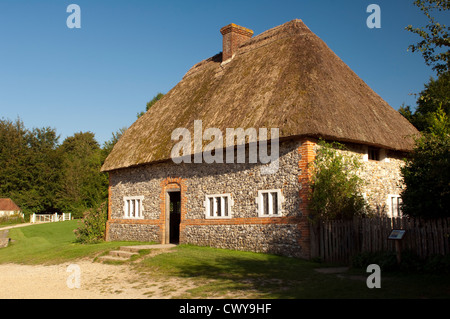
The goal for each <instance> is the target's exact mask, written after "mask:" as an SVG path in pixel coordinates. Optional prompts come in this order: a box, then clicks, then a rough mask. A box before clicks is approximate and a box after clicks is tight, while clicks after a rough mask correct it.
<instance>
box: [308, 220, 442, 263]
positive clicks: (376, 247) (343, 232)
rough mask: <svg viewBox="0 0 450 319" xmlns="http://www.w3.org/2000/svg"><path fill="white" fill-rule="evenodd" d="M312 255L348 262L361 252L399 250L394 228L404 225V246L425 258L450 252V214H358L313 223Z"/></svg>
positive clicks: (401, 227)
mask: <svg viewBox="0 0 450 319" xmlns="http://www.w3.org/2000/svg"><path fill="white" fill-rule="evenodd" d="M311 228H312V229H311V234H312V238H311V240H312V242H313V245H312V256H313V257H321V258H322V259H323V260H325V261H329V262H348V261H350V259H351V257H352V256H353V255H355V254H357V253H361V252H377V251H395V244H394V242H393V241H392V240H389V239H388V237H389V234H390V232H391V230H392V229H404V230H406V234H405V237H404V239H403V240H402V243H401V244H402V249H404V250H410V251H412V252H414V253H416V254H417V255H418V256H419V257H421V258H426V257H428V256H431V255H435V254H441V255H445V254H450V218H444V219H434V220H423V219H413V218H406V217H403V218H401V217H398V218H388V217H386V218H384V217H376V218H354V219H353V220H350V221H339V220H337V221H329V222H322V223H319V224H318V225H313V226H311Z"/></svg>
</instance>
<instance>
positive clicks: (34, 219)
mask: <svg viewBox="0 0 450 319" xmlns="http://www.w3.org/2000/svg"><path fill="white" fill-rule="evenodd" d="M71 218H72V216H71V214H70V213H64V214H61V215H59V214H58V213H55V214H33V215H31V216H30V222H31V223H33V224H34V223H52V222H62V221H65V220H70V219H71Z"/></svg>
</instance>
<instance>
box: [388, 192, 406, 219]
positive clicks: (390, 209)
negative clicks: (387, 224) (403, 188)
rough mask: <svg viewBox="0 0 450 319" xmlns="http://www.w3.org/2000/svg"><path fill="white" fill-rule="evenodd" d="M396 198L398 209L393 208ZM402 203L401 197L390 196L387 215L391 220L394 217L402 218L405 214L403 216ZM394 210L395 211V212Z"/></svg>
mask: <svg viewBox="0 0 450 319" xmlns="http://www.w3.org/2000/svg"><path fill="white" fill-rule="evenodd" d="M394 198H395V199H396V203H395V206H396V207H392V200H393V199H394ZM401 203H402V198H401V197H400V195H394V194H389V195H388V198H387V201H386V204H387V205H386V206H387V208H388V213H387V215H388V216H389V217H391V218H392V217H402V215H403V214H402V210H401V208H400V205H401ZM393 210H395V212H394V211H393Z"/></svg>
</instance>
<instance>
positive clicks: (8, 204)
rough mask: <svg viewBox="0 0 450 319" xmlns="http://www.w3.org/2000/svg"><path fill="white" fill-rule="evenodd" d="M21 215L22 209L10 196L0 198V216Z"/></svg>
mask: <svg viewBox="0 0 450 319" xmlns="http://www.w3.org/2000/svg"><path fill="white" fill-rule="evenodd" d="M12 215H22V209H20V207H19V206H17V204H16V203H14V201H13V200H12V199H11V198H0V217H2V216H12Z"/></svg>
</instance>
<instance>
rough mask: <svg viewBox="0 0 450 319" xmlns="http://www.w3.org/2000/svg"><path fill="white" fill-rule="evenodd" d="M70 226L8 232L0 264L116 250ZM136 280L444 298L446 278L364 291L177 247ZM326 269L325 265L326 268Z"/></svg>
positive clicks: (261, 262) (356, 278)
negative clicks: (84, 240)
mask: <svg viewBox="0 0 450 319" xmlns="http://www.w3.org/2000/svg"><path fill="white" fill-rule="evenodd" d="M76 227H77V222H76V221H69V222H59V223H50V224H41V225H33V226H28V227H23V228H16V229H11V230H10V237H11V238H12V239H13V240H14V242H13V243H11V245H10V246H9V247H7V248H2V249H0V263H25V264H40V263H41V264H42V263H46V264H48V263H53V264H54V263H62V262H67V261H72V260H76V259H79V258H91V259H92V260H93V259H94V257H95V256H96V255H98V254H100V253H102V252H106V251H108V250H111V249H115V248H117V247H118V246H120V245H130V244H142V243H136V242H133V243H130V242H112V243H111V242H108V243H99V244H93V245H81V244H78V243H75V242H74V239H75V237H74V234H73V230H74V229H75V228H76ZM130 263H131V265H130V267H132V268H133V269H135V270H137V271H139V272H141V273H142V280H143V281H149V280H151V278H152V277H153V278H154V277H155V276H159V277H163V278H170V277H182V278H189V279H191V280H192V281H193V282H195V284H196V285H195V288H192V289H190V290H189V291H188V292H187V293H186V294H185V295H183V296H180V297H182V298H221V297H226V298H303V299H308V298H315V299H320V298H358V299H360V298H450V275H441V274H418V273H389V272H383V271H382V274H381V288H380V289H369V288H367V285H366V278H367V276H368V275H369V274H368V273H366V272H365V270H358V269H352V270H349V271H347V272H345V273H343V274H340V275H336V274H323V273H319V272H317V271H316V270H315V269H316V268H322V267H325V265H323V264H319V263H314V262H309V261H305V260H301V259H297V258H288V257H281V256H274V255H269V254H259V253H251V252H240V251H232V250H225V249H216V248H209V247H196V246H191V245H180V246H177V247H176V248H175V249H173V251H172V252H170V253H163V254H159V255H156V256H153V257H151V255H145V254H143V255H141V258H139V259H137V260H135V261H133V262H130ZM328 266H329V265H328Z"/></svg>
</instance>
